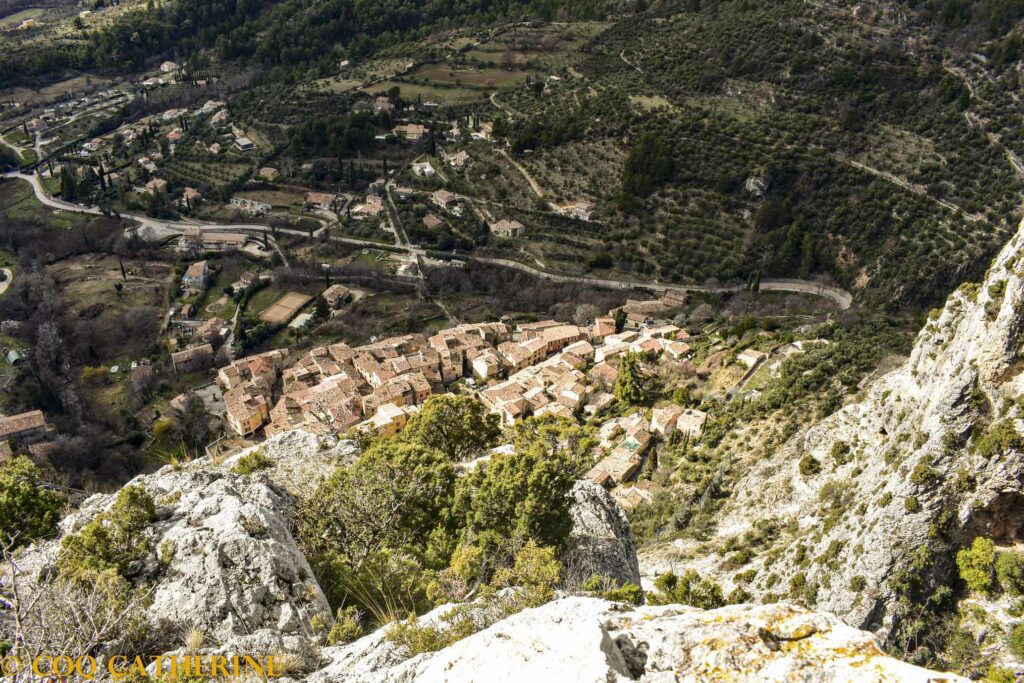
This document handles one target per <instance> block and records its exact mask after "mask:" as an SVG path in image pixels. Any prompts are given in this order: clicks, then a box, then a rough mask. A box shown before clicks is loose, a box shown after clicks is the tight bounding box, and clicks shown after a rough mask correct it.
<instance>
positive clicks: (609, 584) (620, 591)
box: [582, 574, 644, 605]
mask: <svg viewBox="0 0 1024 683" xmlns="http://www.w3.org/2000/svg"><path fill="white" fill-rule="evenodd" d="M582 588H583V590H584V591H585V592H587V593H592V594H594V595H596V596H597V597H599V598H604V599H605V600H612V601H614V602H630V603H633V604H634V605H642V604H643V602H644V591H643V589H642V588H641V587H640V586H638V585H636V584H635V583H624V584H622V585H621V586H618V585H616V583H615V580H614V579H609V578H608V577H606V576H600V575H598V574H595V575H594V576H591V577H590V578H589V579H587V580H586V582H584V584H583V587H582Z"/></svg>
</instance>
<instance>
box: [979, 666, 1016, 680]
mask: <svg viewBox="0 0 1024 683" xmlns="http://www.w3.org/2000/svg"><path fill="white" fill-rule="evenodd" d="M985 683H1017V675H1016V674H1015V673H1013V671H1011V670H1010V669H1004V668H1002V667H998V666H996V665H994V664H993V665H992V666H991V667H989V670H988V673H987V674H985Z"/></svg>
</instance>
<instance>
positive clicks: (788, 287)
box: [3, 172, 853, 311]
mask: <svg viewBox="0 0 1024 683" xmlns="http://www.w3.org/2000/svg"><path fill="white" fill-rule="evenodd" d="M3 176H4V177H7V178H19V179H21V180H25V181H27V182H29V183H31V184H32V188H33V190H34V192H35V195H36V198H37V199H38V200H39V201H40V202H42V203H43V204H45V205H46V206H49V207H52V208H56V209H63V210H65V211H78V212H80V213H88V214H92V215H99V214H100V210H99V209H97V208H96V207H91V206H82V205H80V204H72V203H70V202H65V201H62V200H60V199H54V198H53V197H50V196H49V195H47V194H46V193H45V192H44V191H43V188H42V185H40V183H39V178H38V176H36V175H25V174H23V173H16V172H12V173H5V174H3ZM121 216H122V218H129V219H131V220H134V221H137V222H139V223H140V224H141V225H142V226H143V227H145V228H149V229H151V230H153V231H155V232H156V233H157V234H176V233H181V232H183V231H184V230H185V229H186V228H190V227H193V228H194V227H196V226H199V227H202V228H203V229H204V230H214V231H244V232H261V233H262V232H267V231H269V230H270V228H269V227H267V226H266V225H259V224H247V223H229V224H221V223H204V222H200V221H166V220H157V219H154V218H149V217H148V216H138V215H135V214H121ZM321 229H323V228H321ZM278 232H281V233H286V234H291V235H300V236H303V237H306V236H308V233H307V232H304V231H302V230H292V229H285V228H279V229H278ZM396 237H397V234H396ZM330 239H331V240H332V241H335V242H342V243H345V244H352V245H355V246H359V247H370V248H376V249H380V247H381V244H380V242H372V241H370V240H360V239H355V238H350V237H339V236H331V237H330ZM391 248H392V249H400V250H402V251H404V252H406V253H407V254H409V255H410V256H412V257H415V258H418V257H425V256H427V252H426V250H425V249H423V248H422V247H417V246H414V245H411V244H406V243H400V244H398V245H396V246H392V247H391ZM467 258H468V259H469V260H471V261H479V262H482V263H490V264H493V265H496V266H502V267H505V268H512V269H514V270H518V271H521V272H524V273H529V274H531V275H534V276H536V277H539V278H543V279H545V280H551V281H554V282H573V283H578V284H586V285H592V286H595V287H606V288H609V289H628V290H640V289H650V290H662V291H671V292H711V293H727V292H742V291H743V290H744V289H745V287H744V286H743V285H741V284H737V285H675V284H665V283H659V282H636V281H632V280H613V279H610V278H597V277H590V276H583V275H567V274H565V273H557V272H551V271H548V270H541V269H539V268H534V267H532V266H528V265H526V264H525V263H521V262H519V261H511V260H508V259H499V258H487V257H483V256H470V257H467ZM761 289H762V290H763V291H778V292H798V293H801V294H811V295H814V296H820V297H824V298H826V299H829V300H831V301H834V302H835V303H836V304H837V305H838V306H839V308H840V309H842V310H844V311H845V310H846V309H848V308H849V307H850V305H851V304H852V303H853V296H852V295H851V294H850V293H849V292H847V291H845V290H843V289H840V288H839V287H833V286H831V285H826V284H823V283H820V282H814V281H811V280H796V279H784V278H762V279H761Z"/></svg>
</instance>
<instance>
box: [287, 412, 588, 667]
mask: <svg viewBox="0 0 1024 683" xmlns="http://www.w3.org/2000/svg"><path fill="white" fill-rule="evenodd" d="M434 407H435V408H436V409H437V410H435V411H432V413H431V414H429V415H428V416H427V417H428V418H429V419H428V420H426V421H425V422H423V423H421V424H420V425H419V427H418V428H417V429H414V430H412V432H410V433H404V432H403V433H402V434H401V435H399V436H398V437H391V438H378V439H373V440H372V441H370V442H369V444H368V445H367V446H366V447H365V450H364V451H363V454H362V455H361V456H360V457H359V459H358V460H357V461H356V462H355V463H353V464H352V465H350V466H346V467H341V468H339V469H338V470H337V471H336V472H335V473H334V474H333V475H332V476H331V477H329V478H328V479H327V481H325V482H324V483H323V484H322V485H321V486H320V487H319V488H318V490H317V491H316V492H315V493H314V494H313V495H312V496H310V497H309V498H307V499H306V500H305V501H304V502H303V503H302V505H301V507H300V509H299V514H298V523H297V527H298V534H297V535H298V539H299V541H300V544H301V546H302V548H303V551H304V552H305V553H306V555H307V557H309V558H310V563H311V564H312V565H313V569H314V573H315V574H316V577H317V579H318V581H319V583H320V585H321V587H322V588H323V590H324V592H325V594H326V595H327V598H328V601H329V602H330V604H331V605H332V607H334V608H335V609H338V608H340V607H348V606H352V607H355V608H356V609H358V610H361V611H362V612H363V613H364V617H363V623H362V625H363V626H365V627H367V628H370V627H372V626H374V623H373V622H376V623H377V624H383V623H387V622H389V621H392V620H394V619H395V618H398V619H404V617H405V615H407V614H409V613H414V614H415V613H422V612H423V611H425V610H426V609H429V608H431V607H433V606H435V605H436V604H439V603H443V602H453V601H461V600H464V599H466V598H467V597H468V596H470V595H473V594H475V595H477V596H479V595H480V594H479V592H478V588H479V587H480V586H481V585H483V586H488V585H491V586H498V585H499V584H500V585H509V586H511V585H515V586H518V587H520V588H521V587H523V586H526V585H528V584H534V589H532V590H531V591H529V592H528V594H527V595H526V596H525V597H522V596H521V597H520V600H521V601H522V600H525V601H527V602H531V603H534V602H536V603H539V602H542V601H544V600H546V599H550V597H551V596H552V595H553V593H552V591H553V589H554V587H555V586H556V585H557V583H558V572H557V567H558V562H557V559H558V553H559V552H561V551H562V550H563V549H564V546H565V542H566V540H567V538H568V535H569V532H570V531H571V529H572V517H571V515H570V509H571V506H572V503H573V500H572V496H571V495H570V492H571V490H572V487H573V485H574V484H575V482H576V481H577V479H578V478H579V476H580V475H581V474H582V473H583V472H585V471H586V469H587V468H589V467H590V466H591V465H592V460H593V449H594V440H593V438H592V436H591V434H590V431H591V430H590V429H589V428H585V427H580V426H579V425H576V424H574V423H571V422H569V421H566V420H558V419H554V418H536V419H535V418H531V419H528V420H524V421H521V422H519V423H517V424H516V425H515V426H514V427H513V428H512V429H511V430H510V437H511V440H512V444H513V446H514V449H515V450H514V452H513V453H512V454H508V455H496V456H494V457H492V458H491V459H490V460H489V461H488V462H487V463H486V464H483V465H481V466H479V467H476V468H474V469H473V470H471V471H469V472H467V473H466V474H465V475H464V476H461V477H457V476H456V463H455V461H456V460H459V459H464V458H465V457H467V456H468V455H471V454H472V453H475V452H476V451H477V450H478V449H479V448H485V447H487V446H488V444H490V443H492V442H493V434H491V435H487V434H481V433H479V432H480V431H481V430H486V429H487V425H486V424H484V423H482V422H481V419H482V417H484V416H482V415H481V414H480V412H479V411H478V410H477V409H476V408H475V407H474V406H471V405H468V404H464V403H463V402H459V404H458V405H455V406H454V407H453V406H452V405H451V404H449V403H446V402H435V404H434ZM449 408H451V410H448V409H449ZM484 422H486V423H489V420H485V421H484ZM467 423H468V424H469V425H471V426H472V429H471V430H470V431H472V432H473V433H472V434H469V433H467V431H466V430H465V429H463V427H465V426H466V424H467ZM429 425H434V426H435V427H438V429H434V428H431V427H430V426H429ZM473 425H475V426H473ZM481 439H482V440H481ZM424 441H426V442H429V444H430V445H428V444H427V443H424ZM552 567H554V568H555V571H554V573H552V572H551V571H550V570H551V568H552ZM511 607H512V606H511V604H510V603H509V604H505V605H504V607H502V609H505V608H509V609H511ZM367 615H368V617H369V618H367ZM456 626H457V625H456V624H449V628H448V630H452V629H455V630H458V629H457V628H456ZM401 628H402V629H404V632H405V636H403V637H404V638H406V639H407V640H409V643H408V646H409V648H410V649H411V650H419V649H420V648H422V647H427V646H428V645H429V643H424V642H412V641H414V640H416V639H418V638H428V635H427V634H425V632H422V631H421V630H420V629H419V627H418V626H414V622H408V623H406V624H405V625H404V626H402V627H401Z"/></svg>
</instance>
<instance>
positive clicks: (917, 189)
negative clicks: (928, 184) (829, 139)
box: [834, 156, 985, 222]
mask: <svg viewBox="0 0 1024 683" xmlns="http://www.w3.org/2000/svg"><path fill="white" fill-rule="evenodd" d="M834 158H835V160H836V161H838V162H839V163H841V164H847V165H848V166H852V167H853V168H856V169H858V170H860V171H864V172H865V173H870V174H871V175H873V176H876V177H878V178H881V179H882V180H885V181H887V182H890V183H892V184H893V185H898V186H899V187H902V188H903V189H904V190H907V191H909V192H913V193H914V194H916V195H918V196H920V197H924V198H925V199H928V200H930V201H932V202H935V203H936V204H938V205H939V206H942V207H944V208H946V209H949V210H950V211H953V212H954V213H958V214H960V215H961V216H963V217H964V218H966V219H967V220H969V221H972V222H977V221H983V220H985V217H984V216H983V215H981V214H977V213H969V212H968V211H966V210H965V209H963V208H962V207H960V206H957V205H956V204H954V203H953V202H950V201H947V200H945V199H939V198H938V197H933V196H931V195H930V194H928V192H927V191H926V190H925V189H924V188H923V187H921V186H920V185H914V184H913V183H910V182H908V181H906V180H904V179H903V178H900V177H899V176H896V175H893V174H892V173H889V172H888V171H883V170H881V169H878V168H874V167H872V166H868V165H867V164H864V163H861V162H859V161H856V160H854V159H846V158H842V157H839V156H836V157H834Z"/></svg>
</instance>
